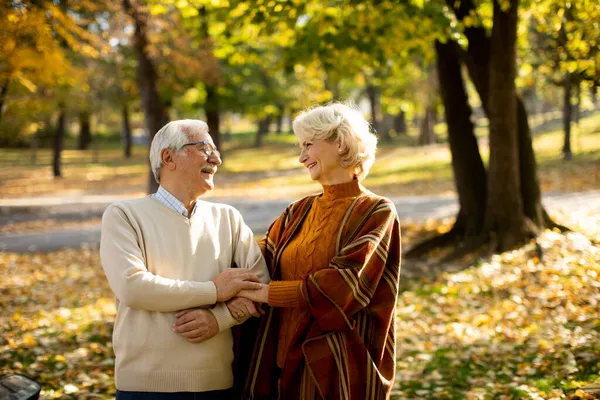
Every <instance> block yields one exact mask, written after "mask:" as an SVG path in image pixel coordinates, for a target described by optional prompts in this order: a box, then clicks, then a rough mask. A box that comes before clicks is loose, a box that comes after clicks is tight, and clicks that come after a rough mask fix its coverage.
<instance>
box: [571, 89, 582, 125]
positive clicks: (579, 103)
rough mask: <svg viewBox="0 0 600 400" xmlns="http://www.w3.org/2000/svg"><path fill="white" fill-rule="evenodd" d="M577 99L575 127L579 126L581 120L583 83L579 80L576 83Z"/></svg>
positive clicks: (574, 117)
mask: <svg viewBox="0 0 600 400" xmlns="http://www.w3.org/2000/svg"><path fill="white" fill-rule="evenodd" d="M575 98H576V99H577V102H576V103H575V104H574V107H575V110H574V111H575V112H574V115H573V120H574V121H575V125H577V126H579V120H580V119H581V81H579V80H577V82H576V83H575Z"/></svg>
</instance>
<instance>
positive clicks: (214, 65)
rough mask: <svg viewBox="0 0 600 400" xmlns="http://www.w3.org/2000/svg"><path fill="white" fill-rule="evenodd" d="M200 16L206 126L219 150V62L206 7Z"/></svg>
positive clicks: (202, 9)
mask: <svg viewBox="0 0 600 400" xmlns="http://www.w3.org/2000/svg"><path fill="white" fill-rule="evenodd" d="M198 11H199V14H200V40H201V41H202V50H203V53H204V54H203V56H204V59H205V60H206V61H207V62H206V71H205V72H204V74H203V75H204V76H203V79H202V80H203V82H204V85H205V88H206V102H205V103H204V113H205V114H206V124H207V125H208V132H209V133H210V136H211V137H212V139H213V142H214V143H215V146H216V147H217V148H219V149H220V148H221V117H220V112H221V109H220V98H219V79H220V69H219V64H218V60H217V59H216V57H215V56H214V52H213V44H212V38H211V36H210V33H209V21H208V12H207V10H206V7H204V6H202V7H199V8H198Z"/></svg>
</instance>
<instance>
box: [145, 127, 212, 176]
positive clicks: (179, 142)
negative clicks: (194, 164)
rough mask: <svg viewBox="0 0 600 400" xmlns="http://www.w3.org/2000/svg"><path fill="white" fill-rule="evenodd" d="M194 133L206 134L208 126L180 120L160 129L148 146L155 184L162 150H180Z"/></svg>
mask: <svg viewBox="0 0 600 400" xmlns="http://www.w3.org/2000/svg"><path fill="white" fill-rule="evenodd" d="M194 133H199V134H202V133H208V125H207V124H206V122H204V121H200V120H199V119H182V120H179V121H171V122H169V123H168V124H166V125H165V126H163V127H162V128H160V130H159V131H158V132H156V135H154V139H152V144H151V145H150V155H149V157H150V168H152V174H154V179H156V182H158V183H160V168H161V167H162V159H161V157H160V154H161V153H162V151H163V149H171V150H175V151H178V150H181V148H183V145H184V144H186V143H187V142H189V140H190V135H192V134H194Z"/></svg>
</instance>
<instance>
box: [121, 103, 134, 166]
mask: <svg viewBox="0 0 600 400" xmlns="http://www.w3.org/2000/svg"><path fill="white" fill-rule="evenodd" d="M121 141H122V143H123V155H124V156H125V158H131V141H132V140H131V126H130V124H129V108H128V107H127V103H124V104H123V106H122V107H121Z"/></svg>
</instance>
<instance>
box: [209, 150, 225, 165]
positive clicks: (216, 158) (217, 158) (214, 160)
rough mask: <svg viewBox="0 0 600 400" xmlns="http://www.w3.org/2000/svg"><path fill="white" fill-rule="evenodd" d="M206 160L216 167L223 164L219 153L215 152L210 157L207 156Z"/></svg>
mask: <svg viewBox="0 0 600 400" xmlns="http://www.w3.org/2000/svg"><path fill="white" fill-rule="evenodd" d="M208 161H210V162H211V163H213V164H215V165H216V166H217V167H218V166H220V165H221V164H223V160H221V155H220V154H217V153H216V152H214V153H212V154H211V155H210V157H208Z"/></svg>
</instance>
